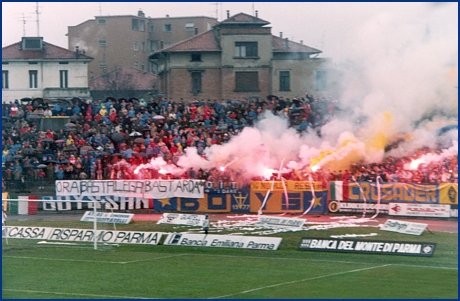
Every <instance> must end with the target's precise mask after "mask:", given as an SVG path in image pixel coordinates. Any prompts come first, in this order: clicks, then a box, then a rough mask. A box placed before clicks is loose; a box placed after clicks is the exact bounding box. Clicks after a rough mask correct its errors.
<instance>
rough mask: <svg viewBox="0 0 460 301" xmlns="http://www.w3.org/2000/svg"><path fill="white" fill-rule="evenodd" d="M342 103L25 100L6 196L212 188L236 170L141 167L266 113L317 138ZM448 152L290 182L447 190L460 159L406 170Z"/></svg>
mask: <svg viewBox="0 0 460 301" xmlns="http://www.w3.org/2000/svg"><path fill="white" fill-rule="evenodd" d="M339 109H340V108H339V107H338V103H337V101H333V100H331V99H327V98H320V97H315V96H312V95H310V94H306V96H305V98H303V97H302V98H294V99H289V98H286V99H284V98H283V97H277V96H268V97H267V99H263V98H260V97H250V98H247V99H241V100H240V99H238V100H237V99H235V100H231V99H226V100H224V99H222V100H220V101H217V100H207V101H204V100H198V99H195V100H194V101H191V102H189V101H185V100H183V99H180V100H178V101H172V100H169V101H168V100H166V99H162V98H159V99H158V100H151V101H148V102H147V101H145V100H144V99H139V100H138V99H135V98H131V99H124V98H123V99H118V100H117V99H114V98H112V97H109V98H107V99H106V100H105V101H99V100H94V101H92V102H87V101H86V100H85V99H78V98H74V99H72V100H69V101H65V100H61V101H59V102H57V103H55V104H54V106H53V105H51V104H50V103H47V102H46V101H41V102H40V103H39V104H38V105H37V104H36V103H34V102H33V101H28V102H25V103H23V102H22V101H21V102H20V101H19V100H16V101H14V102H9V103H6V102H3V104H2V165H3V168H2V171H3V188H4V190H5V189H6V190H8V189H16V190H21V189H24V187H25V186H28V188H29V189H32V188H34V187H35V188H38V189H44V186H45V182H47V183H53V181H54V180H65V179H140V178H142V179H156V178H162V179H171V178H194V179H203V180H210V181H235V180H236V179H238V174H235V172H234V171H232V170H231V169H228V170H225V171H221V170H218V169H216V168H213V169H210V170H202V169H200V170H193V169H188V170H187V171H186V172H184V173H183V174H182V175H172V174H170V173H167V174H165V173H160V172H159V171H158V170H155V169H144V170H143V172H141V173H135V172H134V168H133V166H139V165H140V164H146V163H148V162H149V161H150V159H151V158H159V157H162V158H163V159H164V161H165V162H167V163H168V164H177V162H178V160H179V158H180V157H181V156H182V155H183V154H184V149H186V148H187V147H196V149H197V152H198V154H199V155H201V156H203V157H205V156H206V154H205V152H204V151H205V148H206V147H209V146H211V145H213V144H225V143H226V142H227V141H229V140H230V139H231V138H232V137H233V136H235V135H238V133H239V132H240V131H241V130H242V129H243V128H244V127H250V126H253V125H254V124H255V122H256V121H257V120H258V118H259V116H260V115H261V114H262V113H263V112H264V111H267V110H269V111H272V112H273V114H275V115H279V116H285V117H286V118H287V119H288V120H289V124H290V126H291V127H293V128H295V129H296V130H297V131H298V133H299V135H302V133H304V132H310V131H314V132H315V133H316V134H317V135H318V136H321V127H322V125H324V124H325V123H327V122H329V121H330V120H331V119H332V118H334V116H335V114H336V113H337V111H338V110H339ZM51 116H67V117H69V119H70V122H69V123H67V124H66V126H65V128H62V129H59V130H56V131H52V130H45V129H43V130H40V119H41V118H47V117H51ZM439 152H440V150H431V149H427V148H424V149H420V150H418V151H417V153H415V154H413V155H412V156H410V157H402V158H393V157H387V158H386V159H385V160H384V161H383V162H379V163H374V164H360V163H359V162H357V163H356V164H353V165H352V166H351V168H350V169H349V170H328V169H320V170H318V171H316V172H312V173H311V174H309V175H306V174H302V173H301V172H298V171H292V172H291V173H289V174H284V175H283V177H284V178H286V179H293V180H304V179H305V180H308V179H310V178H309V177H310V176H311V178H312V179H313V180H315V181H330V180H343V181H369V182H375V181H376V179H377V178H378V177H380V179H382V181H384V182H404V183H441V182H446V183H447V182H455V183H457V181H458V169H457V155H456V156H452V157H449V158H446V159H444V160H443V161H441V162H435V163H429V164H420V165H419V167H418V168H417V169H414V170H409V169H405V168H404V166H405V164H407V163H410V162H411V160H412V159H414V158H417V157H419V156H421V155H423V154H428V153H439Z"/></svg>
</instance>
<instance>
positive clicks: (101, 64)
mask: <svg viewBox="0 0 460 301" xmlns="http://www.w3.org/2000/svg"><path fill="white" fill-rule="evenodd" d="M99 67H107V62H106V61H99Z"/></svg>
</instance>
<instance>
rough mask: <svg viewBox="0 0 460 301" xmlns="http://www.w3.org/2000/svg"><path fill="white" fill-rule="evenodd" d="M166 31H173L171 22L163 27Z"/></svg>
mask: <svg viewBox="0 0 460 301" xmlns="http://www.w3.org/2000/svg"><path fill="white" fill-rule="evenodd" d="M163 30H164V31H172V25H171V24H170V23H166V24H165V25H164V27H163Z"/></svg>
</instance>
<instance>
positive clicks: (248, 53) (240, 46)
mask: <svg viewBox="0 0 460 301" xmlns="http://www.w3.org/2000/svg"><path fill="white" fill-rule="evenodd" d="M257 56H258V52H257V42H235V57H257Z"/></svg>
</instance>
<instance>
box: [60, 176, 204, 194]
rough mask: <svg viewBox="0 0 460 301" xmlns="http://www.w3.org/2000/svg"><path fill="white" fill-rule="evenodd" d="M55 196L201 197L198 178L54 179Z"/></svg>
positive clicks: (200, 184)
mask: <svg viewBox="0 0 460 301" xmlns="http://www.w3.org/2000/svg"><path fill="white" fill-rule="evenodd" d="M56 195H57V196H76V197H83V196H107V195H109V196H120V197H141V198H152V199H164V198H172V197H186V198H202V197H203V195H204V182H203V181H200V180H142V181H140V180H139V181H138V180H116V181H109V180H68V181H56Z"/></svg>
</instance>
